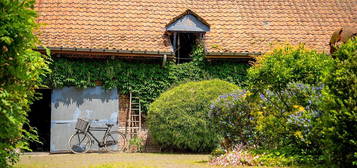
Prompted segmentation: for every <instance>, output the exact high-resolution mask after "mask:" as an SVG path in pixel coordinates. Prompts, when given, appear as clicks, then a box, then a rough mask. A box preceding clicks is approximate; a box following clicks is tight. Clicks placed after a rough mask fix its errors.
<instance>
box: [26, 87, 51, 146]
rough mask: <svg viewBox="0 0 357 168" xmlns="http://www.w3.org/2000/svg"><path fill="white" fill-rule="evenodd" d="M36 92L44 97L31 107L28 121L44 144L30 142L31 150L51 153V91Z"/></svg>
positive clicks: (41, 90)
mask: <svg viewBox="0 0 357 168" xmlns="http://www.w3.org/2000/svg"><path fill="white" fill-rule="evenodd" d="M36 92H37V93H40V94H42V95H41V98H40V99H38V100H36V101H34V102H33V104H32V105H31V107H30V108H31V111H29V112H28V119H29V121H30V125H31V126H32V127H36V129H37V135H38V138H39V140H40V142H42V143H38V142H30V149H32V151H33V152H48V151H50V136H51V134H50V132H51V90H50V89H39V90H36Z"/></svg>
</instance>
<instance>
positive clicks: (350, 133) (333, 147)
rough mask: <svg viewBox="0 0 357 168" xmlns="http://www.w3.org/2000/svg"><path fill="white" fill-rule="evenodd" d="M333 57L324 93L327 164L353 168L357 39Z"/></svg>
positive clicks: (356, 132) (356, 125)
mask: <svg viewBox="0 0 357 168" xmlns="http://www.w3.org/2000/svg"><path fill="white" fill-rule="evenodd" d="M333 57H334V58H336V61H335V64H334V69H333V70H332V71H331V73H330V75H329V76H328V77H327V78H326V79H325V84H326V86H327V87H326V88H325V90H324V95H325V96H324V102H325V103H324V112H325V113H324V116H323V118H322V125H321V127H323V128H324V129H323V131H322V133H323V135H324V136H325V137H326V139H323V144H324V146H323V147H324V161H325V162H326V163H328V164H330V165H331V164H337V165H338V166H340V167H352V163H353V162H355V163H356V164H357V157H356V156H354V154H355V153H356V152H357V104H356V102H357V39H356V38H354V39H351V40H349V41H348V42H347V43H345V44H343V45H341V46H340V48H339V49H338V50H337V51H336V52H334V53H333Z"/></svg>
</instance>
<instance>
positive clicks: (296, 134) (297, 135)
mask: <svg viewBox="0 0 357 168" xmlns="http://www.w3.org/2000/svg"><path fill="white" fill-rule="evenodd" d="M294 135H295V136H296V137H298V138H300V139H303V138H304V137H303V136H302V132H301V131H296V132H295V133H294Z"/></svg>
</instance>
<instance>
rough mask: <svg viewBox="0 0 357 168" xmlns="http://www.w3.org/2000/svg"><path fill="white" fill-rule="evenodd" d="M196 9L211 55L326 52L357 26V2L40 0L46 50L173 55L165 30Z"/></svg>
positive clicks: (294, 0)
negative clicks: (283, 46)
mask: <svg viewBox="0 0 357 168" xmlns="http://www.w3.org/2000/svg"><path fill="white" fill-rule="evenodd" d="M187 9H190V10H192V11H193V12H195V13H196V14H197V15H199V16H200V17H201V18H203V19H204V20H205V21H206V22H207V23H208V24H209V25H210V32H208V33H206V37H205V43H206V47H207V49H208V51H209V52H220V51H224V52H242V51H248V52H266V51H267V50H268V49H269V48H270V45H269V44H270V43H272V42H275V41H282V42H291V43H293V44H297V43H299V42H303V43H306V45H307V46H308V47H310V48H314V49H317V50H319V51H325V52H328V42H329V40H330V37H331V35H332V33H333V32H334V31H335V30H336V29H338V28H340V27H342V26H346V25H347V26H348V25H349V26H355V27H356V26H357V0H239V1H238V0H37V4H36V10H37V11H38V12H39V18H38V22H40V23H44V26H42V28H41V34H40V39H41V41H42V43H43V44H44V45H45V46H47V47H64V48H92V49H118V50H134V51H145V50H147V51H160V52H171V51H172V49H171V47H170V46H169V45H167V43H165V38H164V37H165V36H164V33H165V26H166V25H167V24H168V23H169V22H170V21H172V19H173V18H175V17H177V16H178V15H180V14H182V13H183V12H185V11H186V10H187Z"/></svg>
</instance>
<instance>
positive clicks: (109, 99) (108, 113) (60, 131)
mask: <svg viewBox="0 0 357 168" xmlns="http://www.w3.org/2000/svg"><path fill="white" fill-rule="evenodd" d="M118 111H119V99H118V92H117V89H111V90H105V89H104V88H102V87H99V86H98V87H94V88H87V89H78V88H74V87H66V88H61V89H54V90H53V92H52V96H51V143H50V144H51V145H50V151H51V152H52V153H53V152H64V151H68V149H67V146H66V145H67V141H68V139H69V137H70V136H71V135H72V134H73V133H74V132H75V129H74V127H75V124H76V121H77V118H84V119H92V120H98V121H97V122H95V123H93V125H95V126H105V125H104V124H105V123H113V124H115V125H116V127H118V125H117V123H118ZM114 129H115V128H114ZM96 135H97V136H99V137H100V136H102V134H101V133H98V134H96ZM95 146H96V144H95V143H94V144H93V147H94V148H93V149H96V148H95Z"/></svg>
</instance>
